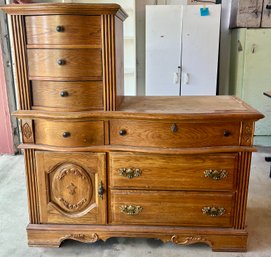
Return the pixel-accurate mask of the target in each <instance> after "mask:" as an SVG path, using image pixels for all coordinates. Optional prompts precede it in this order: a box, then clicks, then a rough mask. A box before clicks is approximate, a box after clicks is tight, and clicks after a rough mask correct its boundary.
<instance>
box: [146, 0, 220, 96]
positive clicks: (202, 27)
mask: <svg viewBox="0 0 271 257" xmlns="http://www.w3.org/2000/svg"><path fill="white" fill-rule="evenodd" d="M201 7H202V6H199V5H195V6H193V5H176V6H174V5H170V6H168V5H160V6H147V7H146V95H215V94H216V88H217V65H218V49H219V31H220V13H221V5H208V6H206V7H208V8H209V15H208V16H201V15H200V8H201Z"/></svg>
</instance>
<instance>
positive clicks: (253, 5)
mask: <svg viewBox="0 0 271 257" xmlns="http://www.w3.org/2000/svg"><path fill="white" fill-rule="evenodd" d="M231 1H232V5H231V18H230V27H231V28H249V27H252V28H259V27H260V25H261V19H262V8H263V0H250V1H248V0H231Z"/></svg>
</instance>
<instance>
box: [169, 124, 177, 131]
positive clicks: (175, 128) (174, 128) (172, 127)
mask: <svg viewBox="0 0 271 257" xmlns="http://www.w3.org/2000/svg"><path fill="white" fill-rule="evenodd" d="M170 129H171V131H172V133H176V132H177V131H178V127H177V125H176V123H173V124H172V125H171V127H170Z"/></svg>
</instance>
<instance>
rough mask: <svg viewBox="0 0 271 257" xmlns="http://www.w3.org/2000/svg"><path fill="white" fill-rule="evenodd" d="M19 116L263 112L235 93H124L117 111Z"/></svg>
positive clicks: (221, 117) (252, 116)
mask: <svg viewBox="0 0 271 257" xmlns="http://www.w3.org/2000/svg"><path fill="white" fill-rule="evenodd" d="M14 114H15V116H17V117H19V118H41V119H43V118H48V119H63V120H66V119H75V120H77V119H78V120H89V119H91V118H95V119H99V118H109V119H112V118H113V119H114V118H117V119H118V118H121V119H125V118H127V119H129V118H131V119H154V120H183V121H191V122H193V121H199V120H202V121H206V122H207V121H211V120H212V121H218V122H219V121H220V122H223V121H225V120H227V121H229V120H258V119H261V118H263V117H264V115H263V114H261V113H260V112H258V111H257V110H255V109H254V108H252V107H251V106H249V105H247V104H246V103H244V102H243V101H242V100H240V99H238V98H237V97H233V96H125V97H124V101H123V103H122V105H121V106H120V107H119V108H118V110H117V111H85V112H69V113H65V112H46V111H35V110H32V111H17V112H15V113H14Z"/></svg>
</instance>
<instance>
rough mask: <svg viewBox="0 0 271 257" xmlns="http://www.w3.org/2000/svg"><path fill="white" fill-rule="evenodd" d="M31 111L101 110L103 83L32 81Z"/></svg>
mask: <svg viewBox="0 0 271 257" xmlns="http://www.w3.org/2000/svg"><path fill="white" fill-rule="evenodd" d="M31 85H32V102H33V106H32V108H33V109H45V110H46V109H48V110H51V111H81V110H103V109H104V108H103V83H102V82H100V81H93V82H91V81H88V82H57V81H48V82H47V81H32V83H31Z"/></svg>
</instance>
